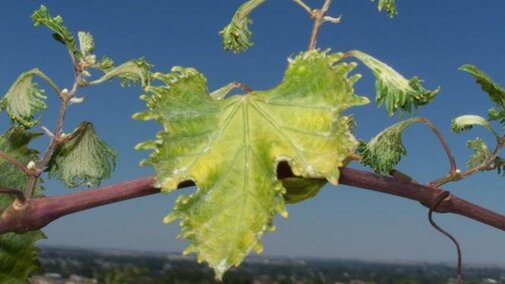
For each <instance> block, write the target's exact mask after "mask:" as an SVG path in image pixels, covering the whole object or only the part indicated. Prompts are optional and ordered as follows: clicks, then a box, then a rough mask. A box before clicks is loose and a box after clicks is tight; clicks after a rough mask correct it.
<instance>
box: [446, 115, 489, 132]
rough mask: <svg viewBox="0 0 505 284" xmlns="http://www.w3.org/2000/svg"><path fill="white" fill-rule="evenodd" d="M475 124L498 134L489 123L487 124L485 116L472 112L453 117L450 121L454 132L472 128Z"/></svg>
mask: <svg viewBox="0 0 505 284" xmlns="http://www.w3.org/2000/svg"><path fill="white" fill-rule="evenodd" d="M475 125H479V126H482V127H484V128H486V129H487V130H488V131H489V132H491V133H492V134H493V135H495V136H498V135H497V134H496V132H495V131H494V130H493V128H491V124H489V122H488V121H487V120H486V119H485V118H483V117H481V116H478V115H473V114H467V115H462V116H458V117H456V118H455V119H453V120H452V122H451V130H452V131H453V132H454V133H460V132H462V131H465V130H470V129H472V127H473V126H475Z"/></svg>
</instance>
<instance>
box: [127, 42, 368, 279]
mask: <svg viewBox="0 0 505 284" xmlns="http://www.w3.org/2000/svg"><path fill="white" fill-rule="evenodd" d="M340 59H342V54H328V53H327V52H319V51H316V50H314V51H310V52H306V53H302V54H300V55H298V56H297V57H296V58H295V59H294V60H292V61H291V63H290V64H289V66H288V68H287V71H286V73H285V76H284V79H283V81H282V82H281V83H280V84H279V85H278V86H276V87H274V88H273V89H270V90H266V91H252V92H250V93H248V94H247V95H244V96H231V97H225V98H221V96H216V97H212V96H211V95H210V93H209V91H208V89H207V80H206V78H205V77H204V76H203V75H202V74H201V73H199V72H198V71H196V70H195V69H192V68H182V67H174V68H173V69H172V72H170V73H168V74H154V75H153V78H156V79H158V80H161V81H162V82H163V83H164V84H163V85H161V86H156V87H155V86H150V87H148V88H147V91H148V93H149V94H150V95H144V96H142V99H144V100H146V101H147V107H148V109H147V110H146V111H144V112H141V113H139V114H136V115H135V116H134V117H135V118H137V119H142V120H151V119H154V120H156V121H158V122H159V123H160V124H161V125H162V126H163V131H161V132H159V133H158V134H157V136H156V138H155V139H154V140H152V141H147V142H145V143H142V144H140V145H138V146H137V149H154V152H153V153H152V154H151V156H150V158H149V159H147V160H145V161H144V162H143V164H147V165H152V166H153V167H154V168H155V170H156V180H157V185H159V186H160V187H161V188H162V190H163V191H165V192H170V191H173V190H175V189H176V188H177V185H178V184H179V183H181V182H183V181H186V180H193V181H194V182H195V184H196V185H197V187H198V190H197V191H195V192H194V193H192V194H190V195H189V196H179V198H178V199H177V201H176V205H175V207H174V209H173V212H172V213H171V214H170V215H168V216H167V217H166V218H165V222H167V223H168V222H171V221H174V220H175V219H181V223H180V224H181V234H180V236H181V237H183V238H185V239H187V240H188V241H189V246H188V248H187V249H186V251H185V252H186V253H191V252H195V253H197V254H198V259H199V260H201V261H206V262H208V263H209V264H210V266H212V267H213V268H214V270H215V272H216V276H217V277H218V278H220V277H221V276H222V274H223V273H224V272H225V271H226V270H227V269H228V268H230V267H231V266H237V265H239V264H240V263H241V262H242V260H243V259H244V257H245V256H246V255H247V254H248V253H249V251H251V250H256V251H261V241H260V237H261V236H262V235H263V234H264V232H265V231H266V230H268V228H269V227H271V224H272V220H273V217H274V215H275V214H277V213H279V214H280V215H281V216H285V217H286V216H287V211H286V209H285V207H284V203H285V202H284V194H285V193H286V189H288V190H289V188H290V186H289V185H288V186H287V187H286V188H285V187H284V185H283V183H282V182H281V181H280V180H279V179H278V178H277V172H276V169H277V165H278V164H279V163H280V162H283V161H285V162H287V163H288V164H289V165H290V167H291V169H292V171H293V172H294V174H295V175H298V176H302V177H304V178H322V179H326V180H327V181H329V182H331V183H333V184H336V183H337V182H338V178H339V171H338V167H339V166H341V165H342V164H343V163H344V160H345V159H346V157H347V156H348V155H349V153H350V152H351V151H354V149H355V147H356V144H357V141H356V140H355V138H354V136H353V135H352V134H351V133H350V131H349V128H348V127H349V119H348V118H347V117H346V116H343V115H342V112H343V111H344V110H346V109H347V108H349V107H352V106H355V105H362V104H365V103H367V102H368V100H367V99H366V98H363V97H358V96H356V95H355V94H354V90H353V83H354V81H355V80H356V77H348V73H349V72H350V71H351V70H352V69H353V68H354V67H355V64H348V63H338V61H339V60H340ZM321 183H324V180H323V181H321ZM291 189H292V190H293V191H294V192H293V193H294V195H293V198H292V199H290V200H288V201H292V202H295V201H299V200H301V199H304V198H308V197H310V196H312V195H314V194H315V193H317V191H318V189H319V188H315V190H314V187H313V186H307V187H303V188H298V189H296V188H293V187H291ZM295 191H296V192H295ZM288 195H289V193H288ZM295 195H296V196H295ZM289 198H290V197H289Z"/></svg>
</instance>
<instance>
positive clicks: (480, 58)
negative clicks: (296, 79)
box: [0, 0, 505, 263]
mask: <svg viewBox="0 0 505 284" xmlns="http://www.w3.org/2000/svg"><path fill="white" fill-rule="evenodd" d="M306 2H307V3H308V4H309V5H311V6H313V7H316V6H320V5H321V2H322V0H313V1H306ZM397 2H398V5H399V11H400V13H399V16H398V17H397V18H395V19H389V18H388V17H386V15H385V14H383V13H382V14H379V13H377V11H376V5H375V4H374V3H370V1H368V0H352V1H351V0H335V1H334V4H333V6H332V8H331V10H330V13H331V14H332V15H340V14H342V15H343V22H342V23H341V24H339V25H330V24H327V25H325V26H323V28H322V31H321V35H320V40H319V47H321V48H331V49H332V50H334V51H347V50H350V49H359V50H362V51H365V52H367V53H370V54H371V55H373V56H375V57H377V58H379V59H381V60H383V61H385V62H387V63H388V64H390V65H391V66H393V67H395V68H396V70H398V71H399V72H401V73H402V74H404V75H405V76H407V77H411V76H414V75H419V76H420V77H421V78H423V79H424V80H425V86H426V87H428V88H434V87H437V86H441V88H442V91H441V93H440V95H439V97H437V99H436V100H435V102H434V103H433V104H431V105H430V106H428V107H425V108H423V109H420V110H419V111H418V113H417V114H418V115H422V116H425V117H427V118H429V119H431V120H432V121H433V122H434V123H435V124H436V125H438V126H439V127H440V129H441V130H442V131H443V133H444V134H445V135H447V138H448V141H449V144H450V145H451V147H452V149H453V151H454V153H455V154H456V156H457V160H458V163H459V165H460V167H463V166H464V163H465V161H466V159H467V158H468V155H469V153H470V152H469V151H468V150H467V149H466V148H465V141H466V140H467V139H470V138H475V136H479V137H481V138H483V139H489V137H488V136H486V133H485V132H483V131H480V130H474V131H472V132H470V133H468V134H460V135H454V134H451V133H450V131H449V126H450V120H451V119H452V118H454V117H456V116H458V115H461V114H467V113H473V114H480V115H485V114H486V111H487V109H488V108H489V107H490V106H491V103H490V102H489V101H488V100H487V97H486V96H485V95H484V94H483V93H481V92H480V89H479V87H478V86H477V85H475V84H474V82H473V80H472V79H471V78H470V77H469V76H468V75H466V74H464V73H463V72H461V71H458V70H457V68H458V67H459V66H460V65H462V64H464V63H473V64H476V65H478V66H480V67H481V68H482V69H483V70H485V71H486V72H487V73H489V74H490V75H492V76H493V77H494V78H495V79H496V80H497V81H499V82H502V83H505V74H504V72H503V70H504V68H503V66H504V64H505V52H504V51H505V32H504V28H505V17H503V11H504V9H505V2H504V1H501V0H488V1H485V2H484V1H476V0H460V1H437V0H424V1H403V0H398V1H397ZM241 3H242V1H239V0H233V1H231V0H229V1H222V0H221V1H219V0H212V1H202V0H200V1H197V0H186V1H182V0H173V1H154V0H149V1H118V0H114V1H45V2H41V1H32V0H30V1H23V2H22V3H21V2H20V1H14V0H7V1H2V10H3V11H4V13H3V15H2V17H1V18H0V37H1V39H2V45H1V47H0V51H1V52H0V63H1V67H0V93H4V92H5V91H7V89H8V87H9V86H10V84H11V83H12V82H13V81H14V80H15V79H16V77H17V76H18V75H19V74H20V73H21V72H24V71H26V70H28V69H30V68H33V67H40V68H41V69H42V70H43V71H44V72H46V74H48V75H49V76H51V77H52V78H53V79H54V80H55V81H56V82H58V84H59V85H60V86H61V87H67V86H69V85H70V84H71V80H72V73H71V67H70V63H69V60H68V58H67V54H66V51H65V50H64V49H63V48H62V46H61V45H59V44H58V43H56V42H54V41H53V40H52V39H51V36H50V33H49V32H48V31H47V30H45V29H42V28H34V27H33V25H32V22H31V20H30V17H29V16H30V15H31V13H32V12H33V10H35V9H36V8H37V7H38V6H39V5H40V4H45V5H46V6H47V7H48V8H49V9H50V10H51V11H52V13H53V14H60V15H62V16H63V17H64V19H65V22H66V24H67V25H68V27H69V28H70V29H71V30H73V31H74V32H77V31H79V30H84V31H90V32H91V33H92V34H93V35H94V36H95V40H96V54H97V55H98V56H101V55H108V56H110V57H112V58H113V59H115V60H116V62H121V61H124V60H127V59H130V58H135V57H139V56H145V57H146V59H147V60H148V61H150V62H151V63H152V64H154V65H155V69H156V70H159V71H168V70H169V69H170V68H171V67H172V66H174V65H182V66H193V67H195V68H197V69H198V70H200V71H201V72H203V73H204V74H206V76H207V77H208V79H209V87H210V89H215V88H218V87H220V86H222V85H224V84H226V83H228V82H230V81H240V82H243V83H245V84H247V85H248V86H250V87H252V88H254V89H266V88H270V87H272V86H274V85H275V84H277V83H278V82H279V81H280V80H281V78H282V75H283V72H284V69H285V67H286V58H287V57H289V56H290V55H294V54H297V53H298V52H299V51H301V50H303V49H305V48H306V46H307V42H308V38H309V34H310V28H311V22H310V19H309V18H308V17H307V15H306V14H305V12H304V11H303V10H302V9H300V8H299V7H298V6H296V5H294V4H293V3H292V1H290V0H275V1H274V0H270V1H267V3H265V4H264V5H263V6H262V7H261V8H260V9H258V10H257V11H256V12H255V13H254V14H253V20H254V24H253V25H252V30H253V32H254V37H253V38H254V41H255V43H256V44H255V46H254V47H253V48H252V49H251V50H250V51H249V52H247V53H245V54H241V55H234V54H230V53H226V52H224V51H223V49H222V46H221V40H220V38H219V37H218V31H219V30H220V29H221V28H222V27H223V26H224V25H225V24H227V22H228V21H229V19H230V17H231V16H232V14H233V11H234V9H235V8H236V7H238V6H239V5H240V4H241ZM484 3H485V4H484ZM358 72H360V73H362V74H363V75H364V76H363V79H362V80H361V81H360V82H359V83H358V84H357V86H356V91H357V93H358V94H360V95H366V96H368V97H369V98H371V99H372V100H373V98H374V96H375V93H374V88H373V86H374V81H373V77H372V76H371V74H370V73H369V72H367V70H366V69H364V68H358ZM139 94H140V89H139V88H129V89H122V88H120V87H119V86H118V84H117V82H113V83H108V84H105V85H104V86H99V87H94V88H90V89H84V90H82V92H81V95H86V96H87V98H86V102H85V103H84V104H82V105H78V106H72V107H71V109H70V112H69V115H68V119H67V122H66V128H65V129H66V131H67V132H68V131H71V130H72V129H73V128H74V127H75V126H76V125H77V124H78V123H79V122H80V121H82V120H89V121H92V122H94V124H95V126H96V128H97V131H98V133H99V134H100V135H101V136H102V137H103V138H104V140H106V141H107V142H108V143H109V144H111V145H112V146H113V147H114V148H115V149H116V150H117V151H118V153H119V164H118V166H117V169H116V171H115V173H114V175H113V177H112V179H110V180H108V181H105V182H104V184H107V183H113V182H118V181H121V180H126V179H133V178H136V177H141V176H145V175H150V174H152V173H153V171H152V169H150V168H139V167H138V162H139V161H140V160H142V159H143V158H145V157H146V156H147V154H148V153H146V152H136V151H135V150H133V146H134V145H135V144H136V143H138V142H140V141H143V140H146V139H149V138H151V137H152V136H153V135H154V133H155V132H156V131H157V130H158V126H157V125H155V124H154V123H145V122H138V121H133V120H131V118H130V117H131V115H132V114H133V113H134V112H137V111H140V110H142V109H143V108H144V105H143V103H142V102H141V101H140V100H139V99H138V96H139ZM48 96H49V104H50V107H49V108H48V110H47V111H45V112H44V113H43V118H44V124H45V125H46V126H48V127H53V126H54V119H55V113H56V108H57V99H56V96H55V95H54V94H50V93H48ZM351 112H352V113H353V114H354V116H355V118H356V120H357V123H358V129H357V132H356V134H357V136H358V137H359V138H361V139H366V140H368V139H369V138H370V137H372V136H373V135H374V134H376V133H377V132H379V131H380V130H381V129H383V128H384V127H386V126H388V125H390V124H392V123H394V122H396V121H397V120H398V118H397V117H388V116H387V115H386V113H385V112H384V111H383V110H382V109H380V110H378V109H377V107H376V106H375V105H374V104H370V105H369V106H366V107H361V108H356V109H353V110H352V111H351ZM0 123H1V124H0V125H2V126H6V125H8V120H7V118H6V117H5V115H1V116H0ZM47 142H48V141H47V139H46V138H42V139H40V141H39V142H37V143H36V144H35V146H37V147H40V149H41V150H43V149H44V148H45V147H46V145H47ZM405 145H406V146H407V149H408V150H409V156H408V157H407V158H406V159H405V160H404V161H403V162H402V163H401V164H400V166H399V168H400V169H401V170H403V171H405V172H407V173H409V174H410V175H412V176H413V177H415V178H416V179H417V180H419V181H421V182H427V181H429V180H431V179H434V178H436V177H439V176H441V175H443V174H445V172H446V171H447V169H448V162H447V161H446V158H445V156H444V154H443V152H442V150H441V147H440V146H439V145H438V144H437V142H436V140H435V138H434V137H433V136H432V135H431V133H430V132H429V131H428V130H427V129H424V128H423V127H422V126H415V127H413V128H412V129H409V130H408V131H407V132H406V135H405ZM351 166H352V167H357V168H360V166H359V165H351ZM504 181H505V180H504V178H503V177H500V176H498V175H497V174H495V173H494V172H489V173H483V174H481V175H479V176H478V177H472V178H470V179H468V180H464V181H462V182H459V183H457V184H451V185H448V186H447V187H446V188H447V189H449V190H451V191H453V192H454V193H455V194H457V195H459V196H461V197H463V198H466V199H469V200H471V201H474V202H475V203H477V204H480V205H482V206H485V207H488V208H490V209H493V210H496V211H499V212H505V188H504V186H503V185H504ZM46 188H47V190H46V194H47V195H59V194H65V193H70V192H71V191H70V190H68V189H65V188H64V186H63V185H62V184H60V183H59V182H56V181H48V182H46ZM174 196H175V195H156V196H150V197H145V198H141V199H136V200H130V201H127V202H122V203H117V204H113V205H109V206H105V207H102V208H97V209H93V210H89V211H86V212H81V213H78V214H74V215H71V216H67V217H64V218H62V219H61V220H57V221H55V222H54V223H52V224H50V225H49V226H48V227H47V228H46V229H45V230H44V231H45V232H46V234H47V235H48V238H49V239H48V240H46V241H43V242H42V243H43V244H47V245H64V246H78V247H106V248H120V249H135V250H153V251H166V252H172V251H180V250H181V249H182V248H183V247H184V246H185V243H184V241H180V240H176V239H175V235H176V233H177V231H178V228H177V226H176V225H171V226H166V225H163V224H162V223H161V219H162V217H163V216H165V214H166V213H168V212H169V211H170V209H171V207H172V203H173V200H174ZM288 210H289V212H290V217H289V218H288V219H280V218H278V219H277V220H276V225H277V232H275V233H273V234H267V235H266V236H265V237H264V243H265V252H264V254H265V255H286V256H315V257H338V258H359V259H375V260H395V259H403V260H426V261H449V262H452V261H453V260H454V258H455V253H454V249H453V247H452V245H451V244H450V243H449V241H448V240H447V239H445V238H444V237H442V236H441V235H439V234H438V233H437V232H435V231H434V230H433V229H432V228H431V227H430V225H429V224H428V221H427V218H426V215H427V210H426V208H424V207H423V206H421V205H420V204H417V203H416V202H412V201H409V200H404V199H401V198H397V197H394V196H388V195H384V194H380V193H375V192H371V191H367V190H362V189H355V188H350V187H346V186H339V187H337V188H335V187H329V186H328V187H326V188H325V189H324V190H323V191H322V192H321V194H319V195H318V196H317V197H315V198H314V199H312V200H310V201H307V202H305V203H302V204H297V205H292V206H289V207H288ZM436 219H437V220H439V223H440V224H441V225H443V226H444V227H445V228H446V229H447V230H449V231H450V232H452V233H454V234H455V235H456V236H457V237H458V239H459V240H460V243H461V245H462V247H463V253H464V255H463V257H464V260H465V261H466V262H486V263H492V262H499V263H505V234H504V233H503V232H500V231H498V230H497V229H493V228H490V227H487V226H485V225H482V224H478V223H477V222H474V221H471V220H467V219H465V218H463V217H459V216H452V215H437V216H436Z"/></svg>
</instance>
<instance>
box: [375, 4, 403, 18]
mask: <svg viewBox="0 0 505 284" xmlns="http://www.w3.org/2000/svg"><path fill="white" fill-rule="evenodd" d="M375 1H376V0H372V2H375ZM377 9H379V12H381V11H382V10H384V11H386V13H387V14H388V16H389V17H390V18H393V17H394V16H396V15H398V9H397V8H396V1H395V0H378V3H377Z"/></svg>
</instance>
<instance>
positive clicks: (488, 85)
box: [459, 64, 505, 110]
mask: <svg viewBox="0 0 505 284" xmlns="http://www.w3.org/2000/svg"><path fill="white" fill-rule="evenodd" d="M459 70H461V71H465V72H466V73H468V74H470V75H471V76H472V77H473V78H475V80H476V81H477V84H479V85H480V86H481V88H482V90H483V91H484V92H486V93H487V94H488V96H489V98H490V99H491V101H493V102H494V103H495V104H496V106H498V108H500V110H504V109H505V89H503V87H502V86H501V85H500V84H498V83H497V82H495V81H494V80H493V79H491V77H489V75H487V74H486V73H484V72H482V71H481V70H480V69H479V68H478V67H477V66H475V65H471V64H465V65H462V66H461V67H459Z"/></svg>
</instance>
